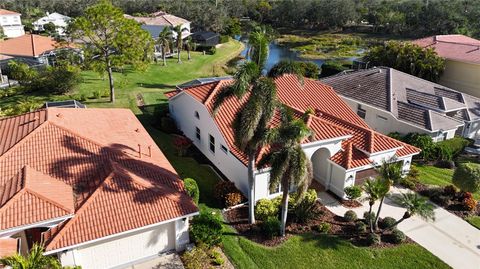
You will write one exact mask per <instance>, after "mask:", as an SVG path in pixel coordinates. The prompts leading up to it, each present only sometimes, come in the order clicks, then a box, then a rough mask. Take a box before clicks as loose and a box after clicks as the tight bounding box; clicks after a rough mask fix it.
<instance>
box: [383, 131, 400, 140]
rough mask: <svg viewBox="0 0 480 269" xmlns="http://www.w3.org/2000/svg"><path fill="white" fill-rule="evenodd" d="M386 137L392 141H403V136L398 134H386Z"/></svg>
mask: <svg viewBox="0 0 480 269" xmlns="http://www.w3.org/2000/svg"><path fill="white" fill-rule="evenodd" d="M387 136H389V137H391V138H393V139H396V140H398V141H403V139H404V137H403V135H401V134H400V133H399V132H391V133H388V134H387Z"/></svg>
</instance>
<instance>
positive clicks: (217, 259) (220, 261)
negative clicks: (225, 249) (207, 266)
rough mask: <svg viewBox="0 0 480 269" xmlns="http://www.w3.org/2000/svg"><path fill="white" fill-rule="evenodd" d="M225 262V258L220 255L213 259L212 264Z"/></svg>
mask: <svg viewBox="0 0 480 269" xmlns="http://www.w3.org/2000/svg"><path fill="white" fill-rule="evenodd" d="M224 263H225V260H224V259H223V258H222V257H216V258H214V259H213V264H214V265H218V266H220V265H223V264H224Z"/></svg>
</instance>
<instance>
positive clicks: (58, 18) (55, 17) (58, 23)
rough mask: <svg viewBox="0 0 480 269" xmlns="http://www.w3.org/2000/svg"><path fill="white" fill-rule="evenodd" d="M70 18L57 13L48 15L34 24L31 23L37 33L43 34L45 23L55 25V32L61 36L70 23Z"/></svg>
mask: <svg viewBox="0 0 480 269" xmlns="http://www.w3.org/2000/svg"><path fill="white" fill-rule="evenodd" d="M70 20H71V18H70V17H68V16H65V15H62V14H59V13H56V12H54V13H51V14H50V13H48V12H47V16H45V17H42V18H40V19H38V20H36V21H35V22H33V28H34V30H35V31H38V32H43V31H45V29H44V26H45V24H47V23H53V24H54V25H55V28H56V30H57V33H58V34H59V35H61V36H63V35H65V29H66V28H67V26H68V23H69V22H70Z"/></svg>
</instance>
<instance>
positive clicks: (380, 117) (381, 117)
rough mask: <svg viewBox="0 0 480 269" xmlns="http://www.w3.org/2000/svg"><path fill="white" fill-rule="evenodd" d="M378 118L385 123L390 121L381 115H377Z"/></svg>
mask: <svg viewBox="0 0 480 269" xmlns="http://www.w3.org/2000/svg"><path fill="white" fill-rule="evenodd" d="M377 118H379V119H381V120H384V121H387V120H388V119H387V118H385V117H383V116H380V115H377Z"/></svg>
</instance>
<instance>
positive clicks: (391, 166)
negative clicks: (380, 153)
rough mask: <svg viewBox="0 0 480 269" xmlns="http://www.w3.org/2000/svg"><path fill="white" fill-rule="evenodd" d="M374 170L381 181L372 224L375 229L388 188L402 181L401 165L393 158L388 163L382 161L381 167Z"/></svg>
mask: <svg viewBox="0 0 480 269" xmlns="http://www.w3.org/2000/svg"><path fill="white" fill-rule="evenodd" d="M376 170H377V173H378V175H379V177H380V179H381V184H380V188H379V191H380V192H379V195H380V204H379V205H378V209H377V214H376V216H375V221H374V223H373V227H374V228H375V229H377V227H378V219H379V217H380V211H381V210H382V206H383V202H384V200H385V197H386V196H387V194H388V193H389V192H390V187H391V186H392V184H393V183H398V182H399V181H400V180H401V179H402V163H401V162H397V160H396V159H394V158H392V159H390V160H388V161H385V160H383V162H382V165H381V166H380V167H378V168H377V169H376Z"/></svg>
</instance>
